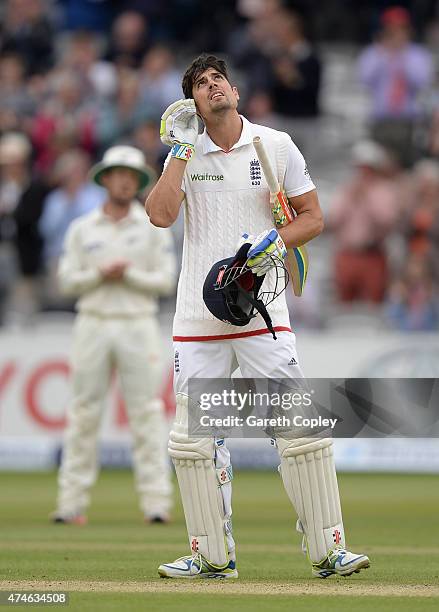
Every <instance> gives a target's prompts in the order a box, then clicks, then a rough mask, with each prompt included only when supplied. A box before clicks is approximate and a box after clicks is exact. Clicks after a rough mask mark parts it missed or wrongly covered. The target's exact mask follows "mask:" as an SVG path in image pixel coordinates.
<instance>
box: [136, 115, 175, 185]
mask: <svg viewBox="0 0 439 612" xmlns="http://www.w3.org/2000/svg"><path fill="white" fill-rule="evenodd" d="M132 141H133V144H134V146H135V147H137V148H138V149H140V150H141V151H142V153H143V154H144V156H145V159H146V163H147V164H148V166H150V167H151V168H153V169H154V170H155V172H156V174H157V176H159V175H160V174H161V173H162V170H163V164H164V162H165V159H166V157H167V155H168V153H169V147H167V146H166V145H164V144H163V143H162V141H161V140H160V130H159V124H158V123H157V121H144V122H143V123H141V124H140V125H138V126H137V128H136V129H135V130H134V132H133V138H132Z"/></svg>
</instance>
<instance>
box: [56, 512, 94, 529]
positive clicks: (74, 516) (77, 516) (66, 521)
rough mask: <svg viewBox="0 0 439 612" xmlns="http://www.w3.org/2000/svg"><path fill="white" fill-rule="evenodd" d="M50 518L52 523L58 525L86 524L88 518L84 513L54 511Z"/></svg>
mask: <svg viewBox="0 0 439 612" xmlns="http://www.w3.org/2000/svg"><path fill="white" fill-rule="evenodd" d="M50 520H51V521H52V523H57V524H58V525H80V526H83V525H87V522H88V519H87V517H86V516H85V514H81V513H78V512H76V513H61V512H54V513H53V514H51V515H50Z"/></svg>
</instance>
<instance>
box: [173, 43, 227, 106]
mask: <svg viewBox="0 0 439 612" xmlns="http://www.w3.org/2000/svg"><path fill="white" fill-rule="evenodd" d="M209 68H213V69H214V70H217V71H218V72H219V73H220V74H222V75H223V76H224V77H225V78H226V79H227V80H229V75H228V74H227V65H226V62H225V61H224V60H222V59H220V58H219V57H216V56H215V55H207V54H205V53H203V55H200V56H198V57H197V58H196V59H194V61H193V62H192V64H191V65H190V66H189V68H188V69H187V70H186V72H185V73H184V75H183V80H182V82H181V86H182V89H183V93H184V97H185V98H192V88H193V86H194V83H195V81H196V80H197V79H198V77H199V76H200V74H202V73H203V72H205V71H206V70H208V69H209Z"/></svg>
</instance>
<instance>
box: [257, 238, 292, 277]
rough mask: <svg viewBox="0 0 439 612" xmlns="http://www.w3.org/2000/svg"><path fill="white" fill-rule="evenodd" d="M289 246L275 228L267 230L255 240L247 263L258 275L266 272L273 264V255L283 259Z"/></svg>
mask: <svg viewBox="0 0 439 612" xmlns="http://www.w3.org/2000/svg"><path fill="white" fill-rule="evenodd" d="M286 256H287V247H286V246H285V243H284V241H283V240H282V238H281V237H280V235H279V233H278V232H277V231H276V230H275V229H270V230H265V231H264V232H262V233H261V234H259V236H256V238H255V239H254V240H253V242H252V244H251V246H250V250H249V252H248V260H247V265H248V267H249V268H250V269H251V270H252V272H253V273H254V274H256V275H257V276H262V275H263V274H266V273H267V272H268V270H269V269H270V268H271V267H272V266H273V263H272V260H271V258H272V257H278V258H279V259H281V260H283V259H285V257H286Z"/></svg>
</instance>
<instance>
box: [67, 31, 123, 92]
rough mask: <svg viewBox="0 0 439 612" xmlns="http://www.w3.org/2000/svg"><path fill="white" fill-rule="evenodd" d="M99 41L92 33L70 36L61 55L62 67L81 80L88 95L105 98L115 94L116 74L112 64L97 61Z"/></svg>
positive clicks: (84, 32) (79, 32) (82, 32)
mask: <svg viewBox="0 0 439 612" xmlns="http://www.w3.org/2000/svg"><path fill="white" fill-rule="evenodd" d="M100 47H101V41H100V40H99V38H98V37H97V35H96V34H94V33H93V32H88V31H86V30H81V31H78V32H74V33H73V34H71V36H70V39H69V40H68V41H67V43H66V45H65V49H64V53H63V58H62V65H63V66H64V67H65V69H66V70H71V71H73V72H74V73H75V75H76V76H77V77H78V78H80V79H82V84H83V89H84V88H85V90H86V91H87V92H89V95H92V96H94V97H98V98H107V97H110V96H112V95H114V93H115V92H116V88H117V72H116V69H115V67H114V66H113V64H111V63H110V62H105V61H103V60H100V59H99V56H100Z"/></svg>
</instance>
